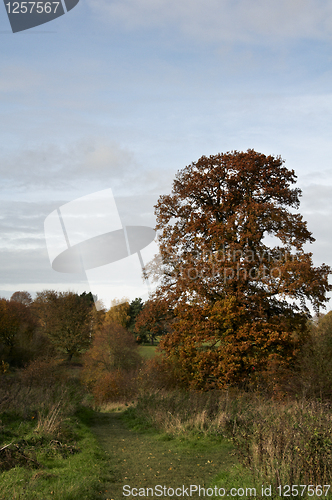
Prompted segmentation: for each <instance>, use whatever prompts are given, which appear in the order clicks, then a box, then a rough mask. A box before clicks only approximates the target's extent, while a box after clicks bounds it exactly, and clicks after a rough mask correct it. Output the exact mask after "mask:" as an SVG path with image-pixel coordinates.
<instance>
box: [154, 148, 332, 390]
mask: <svg viewBox="0 0 332 500" xmlns="http://www.w3.org/2000/svg"><path fill="white" fill-rule="evenodd" d="M295 182H296V175H295V173H294V171H293V170H288V169H287V168H286V167H285V166H284V161H283V160H282V159H281V158H280V157H273V156H265V155H264V154H260V153H257V152H256V151H254V150H248V151H247V152H237V151H235V152H228V153H225V154H224V153H222V154H217V155H214V156H210V157H206V156H203V157H201V158H200V159H199V160H198V161H197V162H194V163H192V164H191V165H189V166H187V167H185V168H184V169H183V170H181V171H179V172H178V173H177V175H176V178H175V180H174V183H173V189H172V192H171V194H170V195H167V196H161V197H160V198H159V200H158V203H157V205H156V216H157V227H156V229H157V230H158V231H159V235H160V236H159V244H160V253H161V258H162V266H161V270H162V275H161V284H160V287H159V289H158V291H157V293H156V295H155V297H154V300H155V302H156V303H157V302H160V301H163V302H165V303H167V306H168V308H169V310H170V311H172V313H173V314H174V315H175V320H174V321H173V322H172V331H171V333H169V334H168V335H166V336H165V338H164V339H163V340H162V343H161V347H162V349H163V351H164V353H165V354H166V356H167V357H168V358H171V359H173V360H174V361H175V362H176V364H177V366H180V367H181V373H182V378H183V379H184V380H186V381H187V382H188V384H189V385H192V386H194V387H196V388H210V387H216V388H220V387H224V386H226V385H230V384H239V383H246V382H248V381H250V380H253V378H255V377H256V376H257V374H261V373H263V372H264V371H265V372H266V371H268V370H272V367H275V368H276V367H277V368H278V369H279V368H283V367H284V368H286V367H289V366H291V365H292V362H293V360H294V356H295V355H296V353H297V350H298V348H299V347H300V345H301V343H302V342H303V340H304V338H305V335H306V331H307V319H308V317H309V316H310V312H309V305H310V304H311V305H312V306H313V308H314V309H315V310H318V309H319V307H321V306H324V303H325V302H326V300H327V298H326V292H327V291H328V290H330V289H331V286H329V284H328V275H329V273H330V268H329V267H328V266H327V265H325V264H323V265H321V266H320V267H314V265H313V262H312V254H311V253H306V252H305V251H304V244H305V243H308V242H309V243H311V242H313V241H314V238H313V237H312V234H311V233H310V232H309V230H308V229H307V224H306V222H305V221H304V220H303V218H302V216H301V215H300V213H298V211H297V210H298V207H299V197H300V196H301V191H300V189H298V188H292V185H293V184H294V183H295ZM271 237H273V239H271ZM268 238H270V240H269V239H268ZM152 267H153V266H152Z"/></svg>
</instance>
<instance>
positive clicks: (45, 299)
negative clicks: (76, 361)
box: [33, 290, 94, 360]
mask: <svg viewBox="0 0 332 500" xmlns="http://www.w3.org/2000/svg"><path fill="white" fill-rule="evenodd" d="M33 306H34V310H35V311H36V314H37V316H38V318H39V321H40V326H41V329H42V331H43V332H44V333H45V334H46V335H47V336H48V338H49V339H50V341H51V342H52V344H53V345H54V347H55V348H56V349H57V350H58V351H60V352H65V353H66V354H67V355H68V358H69V360H71V359H72V357H73V355H74V354H77V353H80V352H83V351H85V350H86V349H87V348H88V347H89V346H90V344H91V340H92V334H93V310H94V306H93V301H91V300H89V299H88V298H87V296H86V295H84V296H79V295H77V294H76V293H73V292H56V291H54V290H44V291H43V292H38V293H37V295H36V299H35V301H34V304H33Z"/></svg>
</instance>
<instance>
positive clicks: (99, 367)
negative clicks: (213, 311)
mask: <svg viewBox="0 0 332 500" xmlns="http://www.w3.org/2000/svg"><path fill="white" fill-rule="evenodd" d="M141 364H142V358H141V356H140V354H139V352H138V346H137V344H136V342H135V339H134V336H133V335H132V334H131V333H130V332H128V331H127V330H126V329H125V328H123V327H122V326H121V325H119V324H118V323H109V324H106V325H104V326H103V327H102V328H101V329H100V330H99V331H97V333H96V334H95V337H94V339H93V343H92V346H91V348H90V349H89V350H88V351H87V352H86V353H85V355H84V356H83V372H82V380H83V383H84V384H85V385H86V386H87V387H88V389H89V390H90V391H91V392H92V394H93V395H94V398H95V403H96V404H98V405H99V404H103V403H106V402H107V401H117V400H119V401H122V400H125V399H126V398H131V397H132V396H133V394H134V393H135V391H136V370H137V369H138V368H139V367H140V366H141Z"/></svg>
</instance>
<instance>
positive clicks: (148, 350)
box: [138, 345, 157, 359]
mask: <svg viewBox="0 0 332 500" xmlns="http://www.w3.org/2000/svg"><path fill="white" fill-rule="evenodd" d="M156 348H157V346H156V345H140V346H139V348H138V350H139V353H140V355H141V356H142V357H143V358H145V359H151V358H153V357H154V356H155V355H156Z"/></svg>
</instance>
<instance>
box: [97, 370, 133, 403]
mask: <svg viewBox="0 0 332 500" xmlns="http://www.w3.org/2000/svg"><path fill="white" fill-rule="evenodd" d="M136 375H137V372H136V371H132V372H128V371H125V370H121V369H117V370H113V371H111V372H109V373H106V374H105V375H104V376H103V377H100V379H99V380H97V381H96V382H95V383H94V384H93V386H92V390H91V392H92V394H93V396H94V401H95V404H96V405H102V404H105V403H108V402H115V401H119V402H125V401H128V400H130V399H132V398H133V397H135V396H136V395H137V377H136Z"/></svg>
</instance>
